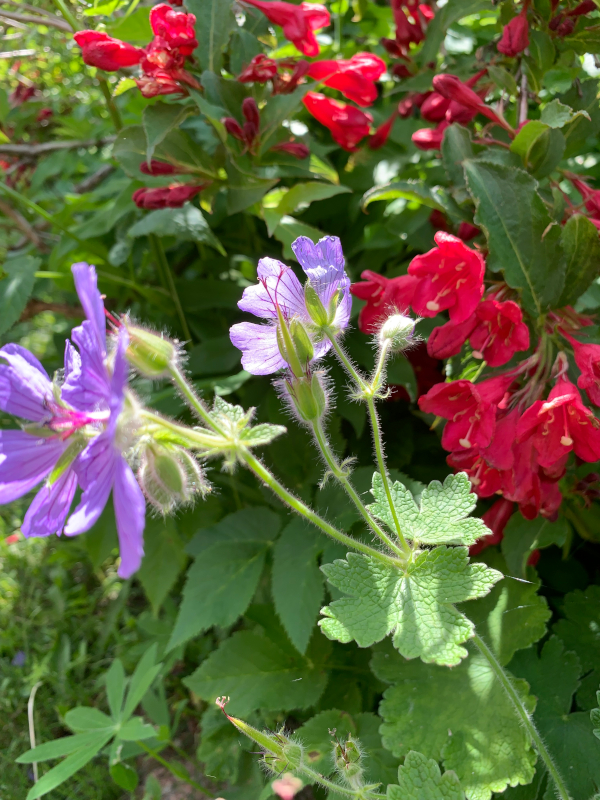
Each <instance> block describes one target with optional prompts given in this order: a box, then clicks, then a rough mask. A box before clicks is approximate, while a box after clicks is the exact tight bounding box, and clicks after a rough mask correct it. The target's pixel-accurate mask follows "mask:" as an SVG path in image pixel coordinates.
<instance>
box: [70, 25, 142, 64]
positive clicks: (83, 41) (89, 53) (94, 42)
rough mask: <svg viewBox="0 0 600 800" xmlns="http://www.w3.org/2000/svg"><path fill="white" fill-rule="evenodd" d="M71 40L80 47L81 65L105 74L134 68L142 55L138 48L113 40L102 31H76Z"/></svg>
mask: <svg viewBox="0 0 600 800" xmlns="http://www.w3.org/2000/svg"><path fill="white" fill-rule="evenodd" d="M73 39H74V40H75V42H76V43H77V44H78V45H79V47H81V55H82V58H83V63H84V64H87V65H88V67H97V68H98V69H102V70H104V71H105V72H116V71H117V70H119V69H122V68H123V67H134V66H135V65H136V64H139V63H140V61H141V60H142V57H143V55H144V51H143V50H142V49H141V48H140V47H134V46H133V45H132V44H129V43H128V42H122V41H121V40H120V39H114V38H113V37H112V36H109V35H108V34H107V33H104V32H102V31H77V33H75V34H73Z"/></svg>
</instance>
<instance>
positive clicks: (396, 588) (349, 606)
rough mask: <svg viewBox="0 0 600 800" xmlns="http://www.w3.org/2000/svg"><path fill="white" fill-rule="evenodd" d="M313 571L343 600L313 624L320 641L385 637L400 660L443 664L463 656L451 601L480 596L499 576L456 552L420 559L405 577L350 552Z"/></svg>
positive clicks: (367, 641) (460, 621)
mask: <svg viewBox="0 0 600 800" xmlns="http://www.w3.org/2000/svg"><path fill="white" fill-rule="evenodd" d="M321 569H322V570H323V572H324V573H325V575H326V576H327V579H328V581H329V582H330V583H331V584H332V585H333V586H335V587H336V589H339V590H340V591H341V592H344V594H347V595H348V597H343V598H342V599H340V600H335V601H334V602H333V603H332V604H331V605H330V606H328V607H325V608H324V609H323V610H322V612H321V613H322V614H323V615H324V617H325V619H323V620H321V622H320V623H319V624H320V626H321V629H322V630H323V633H324V634H325V635H326V636H328V637H329V638H330V639H337V640H338V641H340V642H349V641H352V640H354V641H356V643H357V644H358V645H359V646H360V647H369V646H370V645H372V644H374V643H375V642H379V641H381V640H382V639H384V638H385V637H386V636H388V635H389V634H390V633H393V639H392V641H393V644H394V647H396V649H397V650H398V651H399V652H400V653H401V654H402V655H403V656H404V657H405V658H417V657H418V658H421V660H422V661H425V662H426V663H431V662H434V663H437V664H446V665H448V666H451V665H454V664H458V663H460V661H461V659H463V658H464V657H465V656H466V655H467V651H466V650H465V648H464V647H461V644H462V643H463V642H465V641H466V640H467V639H469V638H470V637H471V636H472V635H473V632H474V627H473V624H472V623H471V622H470V621H469V620H468V619H467V618H466V617H465V616H464V615H463V614H461V613H460V612H459V611H457V610H456V608H454V606H453V603H460V602H463V601H465V600H470V599H473V598H475V597H481V596H482V595H484V594H487V592H489V590H490V589H491V588H492V586H493V585H494V584H495V583H496V582H497V581H499V580H500V579H501V578H502V574H501V573H500V572H497V571H496V570H492V569H488V567H486V566H485V565H484V564H470V563H469V558H468V554H467V550H466V548H462V547H456V548H449V547H437V548H436V549H435V550H427V551H425V552H423V553H420V554H419V555H418V556H417V557H416V558H415V560H414V561H413V562H412V563H411V564H409V566H408V567H407V568H406V571H405V572H404V571H402V570H400V569H399V568H397V567H394V566H388V565H387V564H385V563H383V562H381V561H378V560H377V559H375V558H372V557H369V556H363V555H359V554H356V553H349V554H348V556H347V560H345V561H343V560H338V561H335V562H334V563H333V564H326V565H324V566H323V567H321Z"/></svg>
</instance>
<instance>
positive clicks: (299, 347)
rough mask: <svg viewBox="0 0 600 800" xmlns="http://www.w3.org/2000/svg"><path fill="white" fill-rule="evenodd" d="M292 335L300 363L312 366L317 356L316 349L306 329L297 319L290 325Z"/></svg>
mask: <svg viewBox="0 0 600 800" xmlns="http://www.w3.org/2000/svg"><path fill="white" fill-rule="evenodd" d="M290 335H291V337H292V341H293V343H294V349H295V350H296V354H297V355H298V358H299V359H300V363H301V364H310V362H311V361H312V359H313V357H314V355H315V349H314V347H313V344H312V342H311V340H310V338H309V336H308V333H307V332H306V328H305V327H304V325H303V324H302V323H301V322H299V321H298V320H297V319H293V320H292V321H291V323H290Z"/></svg>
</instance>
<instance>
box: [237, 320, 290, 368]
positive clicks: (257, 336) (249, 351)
mask: <svg viewBox="0 0 600 800" xmlns="http://www.w3.org/2000/svg"><path fill="white" fill-rule="evenodd" d="M229 336H230V338H231V342H232V344H233V345H234V346H235V347H237V348H238V349H239V350H241V351H242V367H243V368H244V369H245V370H247V372H250V373H251V374H252V375H270V374H271V373H272V372H277V370H278V369H282V368H283V367H287V363H286V362H285V361H284V360H283V358H282V357H281V353H280V352H279V347H278V346H277V328H276V327H275V325H256V324H255V323H254V322H238V323H237V325H232V326H231V328H230V329H229Z"/></svg>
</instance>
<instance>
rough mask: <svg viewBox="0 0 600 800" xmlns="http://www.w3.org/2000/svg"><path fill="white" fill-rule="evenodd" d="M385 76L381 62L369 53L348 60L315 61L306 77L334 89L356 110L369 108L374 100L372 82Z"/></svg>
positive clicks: (374, 89)
mask: <svg viewBox="0 0 600 800" xmlns="http://www.w3.org/2000/svg"><path fill="white" fill-rule="evenodd" d="M384 72H385V61H383V60H382V59H381V58H379V56H376V55H373V53H356V54H355V55H353V56H352V58H349V59H338V60H336V61H333V60H332V61H315V62H313V63H312V64H311V65H310V68H309V70H308V77H309V78H313V79H314V80H316V81H322V82H323V83H324V84H325V86H329V88H330V89H337V90H338V91H340V92H341V93H342V94H343V95H344V97H347V98H348V100H352V101H353V102H354V103H357V104H358V105H359V106H370V105H371V104H372V103H374V102H375V100H377V87H376V86H375V81H377V80H379V78H381V76H382V75H383V73H384Z"/></svg>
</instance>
